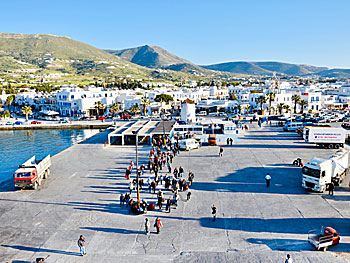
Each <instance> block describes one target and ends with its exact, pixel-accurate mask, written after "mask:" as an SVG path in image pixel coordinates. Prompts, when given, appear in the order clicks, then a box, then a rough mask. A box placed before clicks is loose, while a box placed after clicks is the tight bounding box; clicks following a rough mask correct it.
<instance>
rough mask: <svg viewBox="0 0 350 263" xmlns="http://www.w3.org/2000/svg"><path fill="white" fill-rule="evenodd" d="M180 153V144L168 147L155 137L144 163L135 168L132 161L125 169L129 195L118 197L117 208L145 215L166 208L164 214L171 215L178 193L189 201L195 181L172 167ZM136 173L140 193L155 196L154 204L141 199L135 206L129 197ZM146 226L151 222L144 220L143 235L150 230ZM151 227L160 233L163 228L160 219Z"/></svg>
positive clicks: (189, 174)
mask: <svg viewBox="0 0 350 263" xmlns="http://www.w3.org/2000/svg"><path fill="white" fill-rule="evenodd" d="M162 142H163V144H162ZM164 143H165V145H164ZM179 153H180V149H179V145H178V144H177V143H176V142H175V143H174V144H171V143H170V142H169V141H168V140H167V139H164V138H161V137H160V138H154V139H153V144H152V148H151V150H150V151H149V155H148V157H147V159H148V160H147V162H146V163H145V164H141V165H139V167H136V166H135V163H134V162H133V161H131V162H130V165H129V166H128V167H127V169H126V171H125V179H126V180H128V192H126V193H122V194H121V195H120V206H124V205H125V206H127V207H128V208H129V209H130V212H133V213H135V214H143V213H147V211H151V210H154V209H155V208H156V206H157V207H158V209H159V210H160V211H163V209H164V208H165V211H166V212H168V213H170V212H171V209H172V208H175V209H176V208H177V206H178V202H179V192H183V193H185V194H186V200H190V199H191V194H192V192H191V189H190V187H191V186H192V183H193V180H194V173H193V172H191V171H189V172H188V174H186V175H185V171H184V168H183V167H182V166H179V167H173V159H174V157H175V156H176V155H178V154H179ZM137 173H138V174H139V181H138V186H139V190H140V191H143V193H145V192H147V191H148V192H149V193H151V194H152V195H156V200H157V201H156V202H147V201H145V200H144V199H141V200H140V204H138V202H137V200H135V199H134V198H132V193H133V192H134V191H135V190H136V191H137V177H136V175H137ZM132 175H134V176H132ZM132 177H133V178H132ZM149 226H150V222H149V220H148V219H147V220H146V221H145V232H146V233H148V231H149ZM154 227H155V228H156V229H157V233H159V232H160V228H161V227H162V223H161V221H160V219H159V218H158V219H157V220H156V222H155V223H154Z"/></svg>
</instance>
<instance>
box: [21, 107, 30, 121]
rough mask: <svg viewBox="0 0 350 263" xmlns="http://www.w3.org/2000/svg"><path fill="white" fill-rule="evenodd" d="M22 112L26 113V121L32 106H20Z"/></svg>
mask: <svg viewBox="0 0 350 263" xmlns="http://www.w3.org/2000/svg"><path fill="white" fill-rule="evenodd" d="M22 113H23V114H25V115H26V121H28V115H29V114H31V113H32V108H31V107H30V106H24V107H22Z"/></svg>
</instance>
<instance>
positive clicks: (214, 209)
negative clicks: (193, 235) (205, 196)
mask: <svg viewBox="0 0 350 263" xmlns="http://www.w3.org/2000/svg"><path fill="white" fill-rule="evenodd" d="M211 214H212V215H213V221H214V222H215V220H216V206H215V204H213V206H212V207H211Z"/></svg>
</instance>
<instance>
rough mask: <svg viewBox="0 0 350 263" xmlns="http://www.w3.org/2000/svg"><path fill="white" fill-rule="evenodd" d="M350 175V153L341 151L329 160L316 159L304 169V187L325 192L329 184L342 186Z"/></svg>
mask: <svg viewBox="0 0 350 263" xmlns="http://www.w3.org/2000/svg"><path fill="white" fill-rule="evenodd" d="M348 173H349V151H347V150H344V149H341V150H338V151H337V152H335V153H334V154H333V155H331V156H330V157H329V158H328V159H321V158H317V157H314V158H312V159H311V161H310V162H308V163H307V164H305V166H304V167H303V169H302V186H303V188H305V189H308V190H313V191H316V192H324V191H325V190H326V187H327V185H328V184H330V183H331V182H333V183H334V184H335V185H338V186H339V185H340V184H341V183H342V181H343V179H344V177H345V176H346V175H347V174H348Z"/></svg>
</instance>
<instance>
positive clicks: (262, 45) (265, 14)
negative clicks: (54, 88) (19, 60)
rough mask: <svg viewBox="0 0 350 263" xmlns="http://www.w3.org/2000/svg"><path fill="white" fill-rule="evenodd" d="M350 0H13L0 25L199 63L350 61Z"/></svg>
mask: <svg viewBox="0 0 350 263" xmlns="http://www.w3.org/2000/svg"><path fill="white" fill-rule="evenodd" d="M349 10H350V1H349V0H332V1H328V0H317V1H316V0H278V1H277V0H276V1H274V0H231V1H230V0H201V1H200V0H172V1H170V0H128V1H127V0H123V1H119V0H114V1H109V0H99V1H90V0H85V1H81V0H68V1H67V0H59V1H58V0H50V1H48V0H45V1H43V0H31V1H28V0H11V1H3V2H2V3H1V15H0V32H6V33H25V34H54V35H63V36H69V37H71V38H72V39H74V40H78V41H82V42H85V43H87V44H90V45H92V46H95V47H97V48H102V49H124V48H131V47H136V46H141V45H146V44H148V45H154V46H160V47H162V48H164V49H166V50H168V51H170V52H171V53H173V54H175V55H177V56H179V57H182V58H185V59H187V60H189V61H191V62H193V63H196V64H199V65H207V64H215V63H220V62H229V61H281V62H289V63H297V64H308V65H315V66H327V67H331V68H334V67H339V68H350V45H349V44H350V19H349V18H350V13H349Z"/></svg>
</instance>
